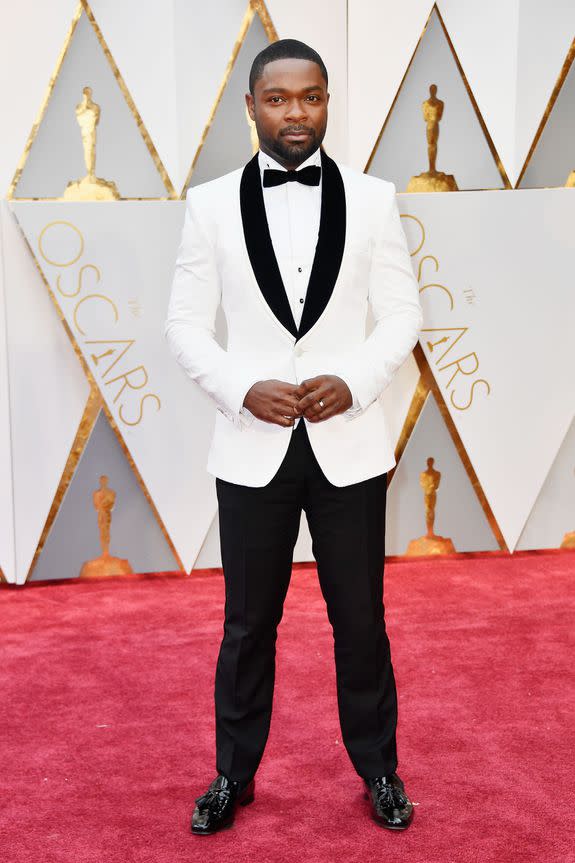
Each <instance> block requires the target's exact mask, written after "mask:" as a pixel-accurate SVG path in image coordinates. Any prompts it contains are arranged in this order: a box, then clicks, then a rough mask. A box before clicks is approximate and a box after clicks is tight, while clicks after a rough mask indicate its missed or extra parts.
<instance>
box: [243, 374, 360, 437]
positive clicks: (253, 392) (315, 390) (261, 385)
mask: <svg viewBox="0 0 575 863" xmlns="http://www.w3.org/2000/svg"><path fill="white" fill-rule="evenodd" d="M320 402H321V404H320ZM352 403H353V397H352V395H351V391H350V389H349V387H348V385H347V384H346V382H345V381H344V380H342V379H341V378H339V377H337V375H318V376H317V377H315V378H309V379H308V380H305V381H302V382H301V384H288V383H285V382H284V381H277V380H270V381H258V382H257V383H255V384H254V385H253V386H252V387H251V388H250V389H249V390H248V392H247V394H246V397H245V399H244V407H246V408H247V409H248V410H249V411H251V413H252V414H253V415H254V416H256V417H257V418H258V419H260V420H263V421H264V422H269V423H275V424H276V425H280V426H293V424H294V422H295V421H296V419H297V418H298V417H301V416H304V417H305V418H306V419H307V420H309V421H310V422H323V421H324V420H327V419H329V418H330V417H333V416H335V415H336V414H341V413H343V412H344V411H346V410H347V409H348V408H350V407H351V405H352Z"/></svg>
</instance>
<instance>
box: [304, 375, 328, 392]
mask: <svg viewBox="0 0 575 863" xmlns="http://www.w3.org/2000/svg"><path fill="white" fill-rule="evenodd" d="M323 380H324V376H323V375H317V376H316V377H315V378H306V380H305V381H302V382H301V384H300V387H302V388H303V390H304V391H305V392H306V393H309V392H312V391H313V390H316V389H318V387H320V386H321V385H322V383H323Z"/></svg>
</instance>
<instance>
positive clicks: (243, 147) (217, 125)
mask: <svg viewBox="0 0 575 863" xmlns="http://www.w3.org/2000/svg"><path fill="white" fill-rule="evenodd" d="M267 45H269V39H268V37H267V35H266V32H265V30H264V27H263V24H262V22H261V20H260V17H259V15H254V17H253V20H252V23H251V24H250V27H249V29H248V32H247V33H246V37H245V39H244V41H243V44H242V47H241V48H240V50H239V52H238V56H237V57H236V62H235V64H234V67H233V69H232V72H231V74H230V77H229V79H228V82H227V85H226V88H225V90H224V92H223V94H222V98H221V100H220V104H219V105H218V107H217V110H216V113H215V116H214V119H213V121H212V125H211V126H210V129H209V131H208V134H207V136H206V140H205V141H204V144H203V146H202V149H201V151H200V155H199V157H198V161H197V163H196V167H195V168H194V172H193V174H192V178H191V182H190V186H198V185H199V184H200V183H205V182H206V181H207V180H213V179H215V178H216V177H221V176H222V174H227V173H228V172H229V171H233V170H235V169H236V168H240V167H241V166H242V165H245V163H246V162H247V161H249V159H251V157H252V155H253V150H252V144H251V138H250V128H249V125H248V122H247V120H246V103H245V100H244V95H245V93H247V92H248V79H249V73H250V68H251V65H252V61H253V59H254V57H255V56H256V54H258V53H259V52H260V51H261V50H262V49H263V48H265V47H266V46H267Z"/></svg>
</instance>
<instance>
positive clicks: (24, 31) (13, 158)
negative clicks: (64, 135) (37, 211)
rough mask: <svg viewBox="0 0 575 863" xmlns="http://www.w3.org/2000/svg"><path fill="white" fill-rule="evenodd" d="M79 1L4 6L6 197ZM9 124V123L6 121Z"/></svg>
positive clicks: (2, 179)
mask: <svg viewBox="0 0 575 863" xmlns="http://www.w3.org/2000/svg"><path fill="white" fill-rule="evenodd" d="M76 6H77V0H50V2H49V3H39V2H38V0H22V2H19V3H10V2H4V3H3V4H2V26H1V27H0V81H1V82H2V84H1V86H0V111H1V113H2V117H3V122H2V148H1V150H0V190H1V193H2V195H4V194H5V193H6V190H7V189H8V186H9V185H10V183H11V181H12V177H13V176H14V172H15V170H16V166H17V165H18V162H19V160H20V156H21V155H22V152H23V151H24V147H25V145H26V141H27V139H28V135H29V134H30V130H31V129H32V125H33V123H34V121H35V119H36V116H37V114H38V111H39V109H40V105H41V104H42V100H43V98H44V94H45V93H46V90H47V87H48V82H49V80H50V76H51V75H52V72H53V71H54V67H55V65H56V60H57V59H58V55H59V53H60V49H61V47H62V44H63V42H64V38H65V36H66V32H67V30H68V27H69V24H70V21H71V20H72V16H73V14H74V10H75V9H76ZM8 118H9V119H8Z"/></svg>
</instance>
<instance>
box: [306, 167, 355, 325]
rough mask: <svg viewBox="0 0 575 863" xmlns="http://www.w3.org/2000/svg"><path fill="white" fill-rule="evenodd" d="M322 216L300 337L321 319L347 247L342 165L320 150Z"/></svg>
mask: <svg viewBox="0 0 575 863" xmlns="http://www.w3.org/2000/svg"><path fill="white" fill-rule="evenodd" d="M321 174H322V177H321V216H320V222H319V236H318V239H317V246H316V249H315V257H314V259H313V266H312V268H311V274H310V277H309V284H308V286H307V293H306V297H305V303H304V307H303V312H302V316H301V321H300V325H299V332H298V338H299V339H301V338H302V336H304V335H305V334H306V333H307V332H308V330H311V328H312V327H313V325H314V324H315V323H316V321H317V320H318V319H319V317H320V316H321V314H322V313H323V311H324V309H325V307H326V306H327V304H328V302H329V300H330V297H331V295H332V293H333V289H334V287H335V283H336V281H337V277H338V275H339V269H340V267H341V261H342V258H343V250H344V246H345V227H346V205H345V189H344V185H343V180H342V178H341V174H340V172H339V168H338V167H337V165H336V163H335V162H334V161H333V159H330V157H329V156H326V154H325V153H324V151H323V150H322V151H321Z"/></svg>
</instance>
